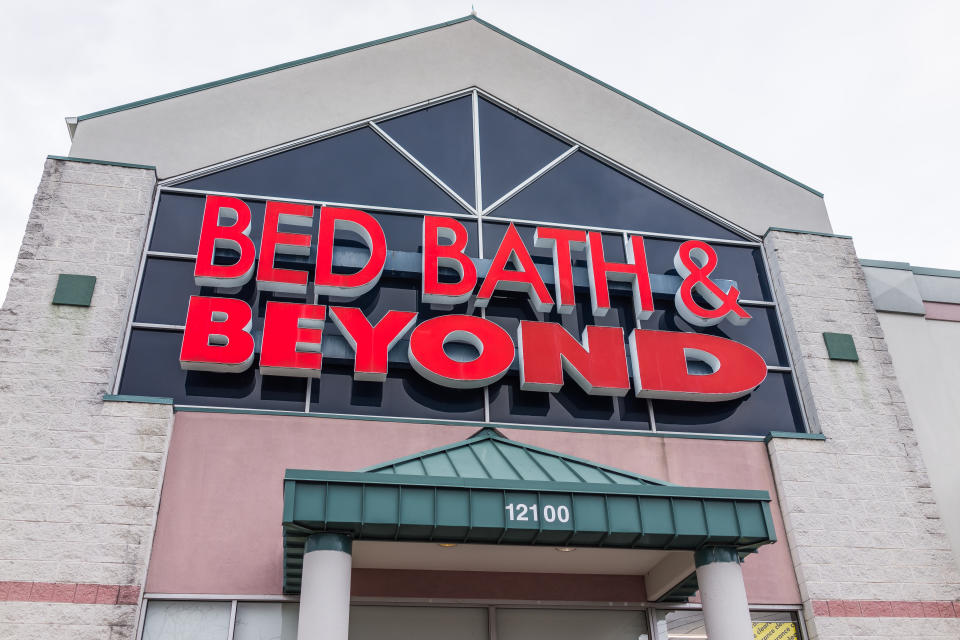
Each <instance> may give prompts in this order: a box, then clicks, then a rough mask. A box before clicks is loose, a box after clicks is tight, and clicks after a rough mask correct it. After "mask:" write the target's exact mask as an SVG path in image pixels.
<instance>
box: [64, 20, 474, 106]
mask: <svg viewBox="0 0 960 640" xmlns="http://www.w3.org/2000/svg"><path fill="white" fill-rule="evenodd" d="M470 19H473V16H465V17H463V18H456V19H455V20H448V21H447V22H441V23H439V24H434V25H430V26H429V27H422V28H420V29H414V30H413V31H405V32H404V33H398V34H396V35H392V36H387V37H385V38H379V39H377V40H371V41H369V42H364V43H362V44H355V45H353V46H350V47H344V48H343V49H336V50H334V51H327V52H326V53H319V54H317V55H315V56H309V57H306V58H300V59H298V60H291V61H290V62H281V63H280V64H275V65H273V66H271V67H264V68H263V69H257V70H256V71H248V72H247V73H241V74H240V75H236V76H230V77H228V78H222V79H220V80H212V81H210V82H205V83H204V84H198V85H195V86H193V87H187V88H186V89H180V90H179V91H171V92H169V93H162V94H160V95H158V96H153V97H152V98H144V99H143V100H136V101H134V102H128V103H126V104H121V105H118V106H116V107H110V108H108V109H101V110H100V111H94V112H92V113H86V114H84V115H82V116H77V121H78V122H81V121H83V120H90V119H91V118H97V117H99V116H106V115H110V114H111V113H117V112H118V111H126V110H128V109H134V108H136V107H142V106H144V105H148V104H152V103H154V102H162V101H163V100H169V99H170V98H178V97H180V96H185V95H188V94H191V93H197V92H198V91H203V90H204V89H212V88H214V87H219V86H222V85H225V84H231V83H233V82H239V81H241V80H247V79H248V78H255V77H257V76H262V75H265V74H268V73H273V72H274V71H283V70H284V69H291V68H293V67H299V66H301V65H304V64H309V63H311V62H317V61H318V60H324V59H326V58H334V57H336V56H339V55H343V54H345V53H351V52H353V51H359V50H361V49H366V48H368V47H374V46H376V45H378V44H384V43H387V42H393V41H394V40H402V39H403V38H408V37H410V36H415V35H419V34H421V33H427V32H428V31H434V30H436V29H442V28H443V27H450V26H453V25H455V24H459V23H461V22H466V21H467V20H470Z"/></svg>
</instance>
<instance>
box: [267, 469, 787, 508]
mask: <svg viewBox="0 0 960 640" xmlns="http://www.w3.org/2000/svg"><path fill="white" fill-rule="evenodd" d="M283 480H284V482H290V481H292V482H343V483H364V484H380V485H398V484H402V485H408V486H409V485H416V486H425V487H451V488H458V489H490V490H494V491H501V490H503V489H511V490H515V491H516V490H520V491H523V490H529V491H555V492H566V493H593V494H622V495H634V496H636V495H645V496H657V497H661V498H697V499H702V500H751V501H757V502H770V493H769V492H767V491H763V490H758V489H714V488H708V487H682V486H678V485H669V486H665V485H655V484H629V485H627V484H599V483H593V482H556V481H541V480H495V479H493V478H452V477H437V476H414V475H401V474H396V473H390V474H386V473H369V472H364V471H313V470H309V469H287V470H286V471H285V472H284V475H283Z"/></svg>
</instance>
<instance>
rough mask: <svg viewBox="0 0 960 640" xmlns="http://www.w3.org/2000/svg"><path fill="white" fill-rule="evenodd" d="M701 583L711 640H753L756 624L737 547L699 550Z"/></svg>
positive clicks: (698, 566) (705, 620) (704, 612)
mask: <svg viewBox="0 0 960 640" xmlns="http://www.w3.org/2000/svg"><path fill="white" fill-rule="evenodd" d="M696 559H697V583H698V584H699V585H700V601H701V602H702V603H703V619H704V622H705V624H706V627H707V635H708V636H710V640H752V639H753V623H752V622H751V621H750V607H749V605H748V604H747V591H746V588H745V587H744V585H743V572H742V571H741V569H740V562H739V558H738V557H737V552H736V550H735V549H725V548H724V549H702V550H701V551H698V552H697V557H696Z"/></svg>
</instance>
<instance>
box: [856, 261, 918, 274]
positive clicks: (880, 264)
mask: <svg viewBox="0 0 960 640" xmlns="http://www.w3.org/2000/svg"><path fill="white" fill-rule="evenodd" d="M860 266H861V267H874V268H875V269H900V270H901V271H910V269H911V268H912V267H911V266H910V263H909V262H893V261H891V260H867V259H865V258H861V260H860Z"/></svg>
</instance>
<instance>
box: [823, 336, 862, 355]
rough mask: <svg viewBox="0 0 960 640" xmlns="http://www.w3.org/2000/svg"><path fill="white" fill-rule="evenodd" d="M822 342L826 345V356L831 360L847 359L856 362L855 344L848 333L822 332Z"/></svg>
mask: <svg viewBox="0 0 960 640" xmlns="http://www.w3.org/2000/svg"><path fill="white" fill-rule="evenodd" d="M823 342H824V344H826V345H827V356H829V358H830V359H831V360H849V361H851V362H857V361H858V360H860V356H858V355H857V346H856V345H855V344H854V343H853V336H851V335H850V334H849V333H824V334H823Z"/></svg>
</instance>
